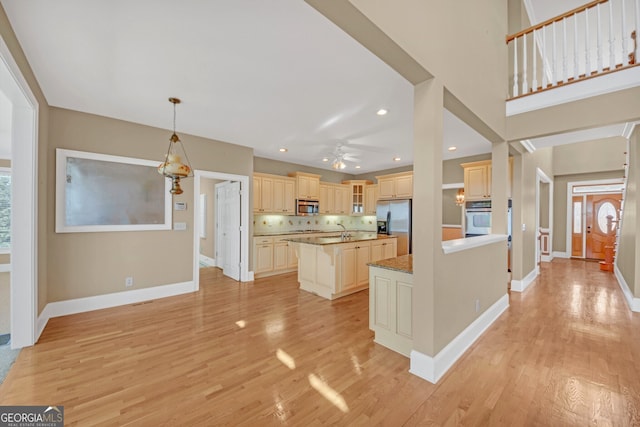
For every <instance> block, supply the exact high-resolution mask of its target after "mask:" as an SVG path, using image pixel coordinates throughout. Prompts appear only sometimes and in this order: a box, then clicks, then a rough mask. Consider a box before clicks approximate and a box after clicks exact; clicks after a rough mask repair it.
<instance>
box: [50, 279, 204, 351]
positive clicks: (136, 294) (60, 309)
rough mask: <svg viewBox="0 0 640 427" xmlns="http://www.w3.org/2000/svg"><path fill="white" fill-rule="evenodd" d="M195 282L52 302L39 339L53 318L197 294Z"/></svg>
mask: <svg viewBox="0 0 640 427" xmlns="http://www.w3.org/2000/svg"><path fill="white" fill-rule="evenodd" d="M196 290H197V289H196V287H195V284H194V282H182V283H173V284H169V285H161V286H154V287H151V288H143V289H135V290H131V291H123V292H114V293H111V294H105V295H96V296H93V297H85V298H76V299H70V300H66V301H56V302H50V303H49V304H47V305H46V306H45V307H44V310H42V313H40V316H39V317H38V331H37V334H38V338H39V337H40V334H41V333H42V331H43V330H44V327H45V326H46V325H47V322H48V321H49V319H51V318H53V317H60V316H66V315H69V314H76V313H84V312H87V311H93V310H101V309H103V308H111V307H118V306H121V305H127V304H135V303H138V302H143V301H150V300H154V299H159V298H166V297H173V296H176V295H182V294H187V293H190V292H195V291H196Z"/></svg>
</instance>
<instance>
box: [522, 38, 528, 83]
mask: <svg viewBox="0 0 640 427" xmlns="http://www.w3.org/2000/svg"><path fill="white" fill-rule="evenodd" d="M527 92H529V86H528V82H527V34H526V33H525V34H523V36H522V94H523V95H525V94H526V93H527Z"/></svg>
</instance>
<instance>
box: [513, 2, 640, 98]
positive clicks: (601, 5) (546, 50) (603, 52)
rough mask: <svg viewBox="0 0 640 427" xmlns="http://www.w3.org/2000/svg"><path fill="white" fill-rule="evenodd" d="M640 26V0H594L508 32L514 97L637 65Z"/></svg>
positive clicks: (639, 53)
mask: <svg viewBox="0 0 640 427" xmlns="http://www.w3.org/2000/svg"><path fill="white" fill-rule="evenodd" d="M639 28H640V0H595V1H592V2H590V3H587V4H585V5H583V6H581V7H578V8H576V9H573V10H570V11H568V12H566V13H563V14H561V15H558V16H556V17H554V18H551V19H548V20H546V21H544V22H541V23H539V24H536V25H534V26H532V27H529V28H527V29H525V30H522V31H520V32H518V33H515V34H512V35H510V36H507V38H506V41H507V46H508V49H509V50H510V52H512V53H513V70H512V72H513V74H512V76H511V77H512V79H513V81H512V84H511V85H510V86H511V94H510V99H513V98H517V97H520V96H525V95H529V94H532V93H537V92H540V91H543V90H547V89H551V88H554V87H557V86H560V85H564V84H567V83H573V82H576V81H580V80H584V79H587V78H591V77H595V76H597V75H602V74H607V73H611V72H614V71H618V70H621V69H624V68H628V67H631V66H635V65H638V61H637V58H638V57H639V55H640V52H639V50H638V48H639V46H638V40H637V34H638V29H639ZM605 39H607V40H605Z"/></svg>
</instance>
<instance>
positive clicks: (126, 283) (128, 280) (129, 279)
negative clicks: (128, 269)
mask: <svg viewBox="0 0 640 427" xmlns="http://www.w3.org/2000/svg"><path fill="white" fill-rule="evenodd" d="M124 286H125V287H127V288H130V287H132V286H133V277H131V276H129V277H125V279H124Z"/></svg>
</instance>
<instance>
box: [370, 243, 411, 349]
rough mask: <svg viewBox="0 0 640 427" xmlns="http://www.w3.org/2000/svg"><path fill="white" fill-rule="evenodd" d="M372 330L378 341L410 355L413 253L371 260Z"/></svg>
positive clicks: (375, 339)
mask: <svg viewBox="0 0 640 427" xmlns="http://www.w3.org/2000/svg"><path fill="white" fill-rule="evenodd" d="M369 283H370V289H369V329H371V330H372V331H373V332H374V333H375V337H374V341H375V342H376V343H378V344H380V345H383V346H385V347H387V348H389V349H391V350H394V351H396V352H398V353H400V354H403V355H405V356H407V357H409V355H410V353H411V348H412V347H413V327H412V323H413V320H412V302H411V301H412V294H413V255H403V256H399V257H397V258H392V259H385V260H381V261H376V262H371V263H369Z"/></svg>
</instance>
